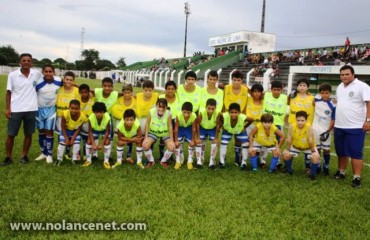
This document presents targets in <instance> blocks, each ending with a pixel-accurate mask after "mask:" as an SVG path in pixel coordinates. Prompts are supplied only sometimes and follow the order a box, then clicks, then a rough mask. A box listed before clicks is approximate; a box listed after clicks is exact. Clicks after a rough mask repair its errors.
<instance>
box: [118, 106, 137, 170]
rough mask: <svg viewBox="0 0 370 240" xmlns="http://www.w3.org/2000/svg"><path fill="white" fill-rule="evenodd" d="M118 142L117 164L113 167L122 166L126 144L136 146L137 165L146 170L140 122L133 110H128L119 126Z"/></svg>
mask: <svg viewBox="0 0 370 240" xmlns="http://www.w3.org/2000/svg"><path fill="white" fill-rule="evenodd" d="M117 130H118V142H117V162H116V163H115V164H114V165H113V166H112V168H115V167H117V166H119V165H121V164H122V155H123V146H124V145H126V144H129V143H131V144H133V143H135V144H136V157H137V162H136V164H137V165H138V166H139V167H140V168H144V165H143V163H142V156H143V148H142V147H141V143H142V141H143V137H142V133H141V127H140V122H139V120H138V119H137V118H136V114H135V111H134V110H133V109H131V108H129V109H126V110H125V112H124V114H123V119H122V120H121V121H120V122H119V123H118V125H117Z"/></svg>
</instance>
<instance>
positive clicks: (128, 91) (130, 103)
mask: <svg viewBox="0 0 370 240" xmlns="http://www.w3.org/2000/svg"><path fill="white" fill-rule="evenodd" d="M122 94H123V96H121V97H119V98H118V100H117V102H116V103H115V104H114V105H113V108H112V117H113V119H114V120H113V121H114V122H115V126H116V127H115V129H114V132H115V133H117V125H118V123H119V122H120V121H121V120H122V116H123V113H124V112H125V111H126V110H127V109H133V110H134V111H135V110H136V98H134V97H133V88H132V85H131V84H125V85H123V87H122ZM127 145H128V151H127V158H126V160H127V162H130V163H133V162H134V161H133V160H132V158H131V153H132V143H128V144H127Z"/></svg>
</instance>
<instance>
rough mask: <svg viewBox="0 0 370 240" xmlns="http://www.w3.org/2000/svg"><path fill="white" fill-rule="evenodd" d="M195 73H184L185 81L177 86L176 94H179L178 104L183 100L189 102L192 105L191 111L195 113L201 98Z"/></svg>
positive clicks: (182, 102)
mask: <svg viewBox="0 0 370 240" xmlns="http://www.w3.org/2000/svg"><path fill="white" fill-rule="evenodd" d="M196 81H197V74H196V73H195V72H193V71H188V72H187V73H185V83H184V84H181V85H180V86H179V87H178V88H177V95H178V96H179V100H180V106H182V104H184V102H191V104H192V105H193V112H195V113H197V112H198V110H199V107H200V102H201V98H202V88H201V87H199V86H198V85H197V84H196Z"/></svg>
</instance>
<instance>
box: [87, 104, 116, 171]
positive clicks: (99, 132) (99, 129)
mask: <svg viewBox="0 0 370 240" xmlns="http://www.w3.org/2000/svg"><path fill="white" fill-rule="evenodd" d="M92 110H93V113H92V114H91V115H90V116H89V137H88V140H87V143H86V162H85V163H84V164H83V166H84V167H88V166H90V165H91V163H92V160H91V155H92V151H93V150H94V151H98V150H101V149H104V168H105V169H110V168H111V166H110V164H109V157H110V153H111V150H112V147H111V144H110V139H109V134H110V131H111V126H110V124H111V117H110V115H109V113H108V112H107V107H106V105H105V104H104V103H102V102H95V103H94V105H93V108H92ZM99 136H103V137H102V140H101V142H100V143H99Z"/></svg>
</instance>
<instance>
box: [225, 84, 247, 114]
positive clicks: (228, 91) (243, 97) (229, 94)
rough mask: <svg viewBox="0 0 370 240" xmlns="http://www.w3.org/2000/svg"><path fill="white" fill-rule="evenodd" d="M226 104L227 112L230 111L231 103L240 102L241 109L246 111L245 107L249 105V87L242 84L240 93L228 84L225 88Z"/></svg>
mask: <svg viewBox="0 0 370 240" xmlns="http://www.w3.org/2000/svg"><path fill="white" fill-rule="evenodd" d="M224 93H225V96H224V106H225V112H227V111H229V106H230V104H231V103H238V104H239V105H240V111H241V112H244V111H245V107H246V106H247V98H248V88H247V87H246V86H243V85H242V86H241V90H240V92H239V94H238V95H235V94H234V93H233V89H232V85H231V84H228V85H226V87H225V90H224Z"/></svg>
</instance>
